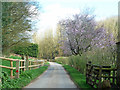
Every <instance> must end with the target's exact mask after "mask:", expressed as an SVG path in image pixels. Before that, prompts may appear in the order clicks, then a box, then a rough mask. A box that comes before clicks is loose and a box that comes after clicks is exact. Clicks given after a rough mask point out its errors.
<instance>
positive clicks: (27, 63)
mask: <svg viewBox="0 0 120 90" xmlns="http://www.w3.org/2000/svg"><path fill="white" fill-rule="evenodd" d="M28 66H29V60H28V55H26V70H28Z"/></svg>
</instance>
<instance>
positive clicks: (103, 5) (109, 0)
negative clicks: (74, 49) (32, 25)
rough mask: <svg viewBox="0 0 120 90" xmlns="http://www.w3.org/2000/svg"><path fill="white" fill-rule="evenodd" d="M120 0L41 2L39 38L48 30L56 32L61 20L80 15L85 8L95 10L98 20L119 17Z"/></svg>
mask: <svg viewBox="0 0 120 90" xmlns="http://www.w3.org/2000/svg"><path fill="white" fill-rule="evenodd" d="M118 1H119V0H39V2H40V4H41V7H42V8H41V10H40V14H39V15H38V17H37V18H39V20H40V21H39V22H38V23H37V28H38V36H40V37H42V36H43V33H44V32H45V31H46V30H47V29H53V30H54V31H55V29H56V24H57V22H58V21H59V20H61V19H64V18H66V17H70V16H72V15H73V14H76V13H79V11H80V10H83V9H84V8H87V7H89V8H92V9H94V13H93V14H94V15H96V20H103V19H105V18H107V17H111V16H117V14H118Z"/></svg>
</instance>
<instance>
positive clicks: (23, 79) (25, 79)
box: [2, 63, 48, 88]
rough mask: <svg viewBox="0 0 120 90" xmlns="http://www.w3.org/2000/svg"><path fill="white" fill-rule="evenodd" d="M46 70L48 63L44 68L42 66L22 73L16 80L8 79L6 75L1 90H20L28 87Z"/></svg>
mask: <svg viewBox="0 0 120 90" xmlns="http://www.w3.org/2000/svg"><path fill="white" fill-rule="evenodd" d="M47 68H48V63H47V65H45V66H42V67H40V68H38V69H33V70H28V71H25V72H22V73H21V74H20V77H19V78H18V79H10V77H9V76H8V75H7V74H6V75H7V76H6V77H4V80H3V81H4V82H3V84H2V88H22V87H24V86H26V85H28V84H29V83H30V82H31V81H32V80H34V79H35V78H37V77H38V76H39V75H40V74H42V73H43V72H44V71H45V70H47Z"/></svg>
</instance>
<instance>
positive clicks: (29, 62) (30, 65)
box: [29, 61, 31, 70]
mask: <svg viewBox="0 0 120 90" xmlns="http://www.w3.org/2000/svg"><path fill="white" fill-rule="evenodd" d="M29 65H30V66H31V61H29ZM29 70H31V67H30V68H29Z"/></svg>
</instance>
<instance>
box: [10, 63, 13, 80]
mask: <svg viewBox="0 0 120 90" xmlns="http://www.w3.org/2000/svg"><path fill="white" fill-rule="evenodd" d="M10 67H12V68H13V61H10ZM10 78H11V79H12V78H13V69H10Z"/></svg>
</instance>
